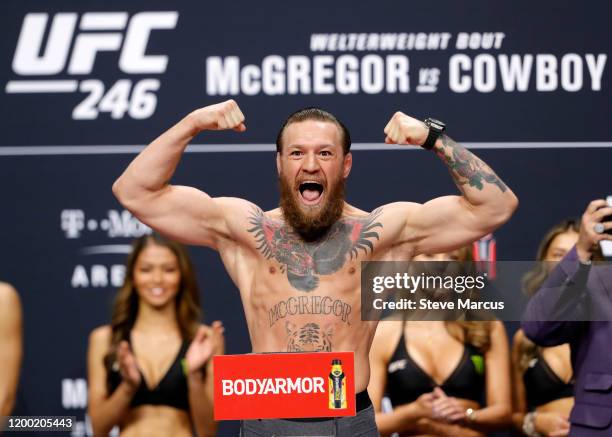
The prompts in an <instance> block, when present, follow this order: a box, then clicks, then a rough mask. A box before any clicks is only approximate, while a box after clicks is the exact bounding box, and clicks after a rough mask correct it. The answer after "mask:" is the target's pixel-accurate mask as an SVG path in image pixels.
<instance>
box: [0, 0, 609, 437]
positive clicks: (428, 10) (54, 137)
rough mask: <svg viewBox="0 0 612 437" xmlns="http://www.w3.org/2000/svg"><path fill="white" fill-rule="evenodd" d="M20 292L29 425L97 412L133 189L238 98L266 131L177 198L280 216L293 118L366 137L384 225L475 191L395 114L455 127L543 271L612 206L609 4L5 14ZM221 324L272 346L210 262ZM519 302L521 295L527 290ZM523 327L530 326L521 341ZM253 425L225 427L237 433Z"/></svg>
mask: <svg viewBox="0 0 612 437" xmlns="http://www.w3.org/2000/svg"><path fill="white" fill-rule="evenodd" d="M1 8H2V14H1V18H0V20H1V23H2V29H3V30H2V35H3V38H1V39H0V56H1V58H0V59H1V60H2V64H1V65H0V83H1V84H3V91H2V92H0V99H1V103H2V104H1V105H0V117H1V119H2V128H3V129H2V131H3V132H2V137H1V138H0V187H1V188H0V189H1V190H2V197H3V200H4V202H3V205H4V206H3V213H2V214H0V220H1V226H0V235H1V248H2V250H0V277H1V278H2V280H5V281H8V282H11V283H13V284H14V285H15V286H16V287H17V288H18V290H19V292H20V295H21V298H22V300H23V308H24V319H25V359H24V363H23V369H22V378H21V383H20V389H19V404H18V407H17V410H16V411H15V414H37V415H40V414H56V415H76V416H77V417H78V420H79V421H80V422H81V424H80V425H79V426H80V428H79V429H78V430H76V431H75V432H74V433H73V435H75V436H77V435H79V436H84V435H90V434H89V433H88V431H87V426H86V418H85V408H86V390H84V387H85V381H84V378H85V375H86V371H85V370H86V369H85V357H86V348H87V337H88V334H89V332H90V331H91V330H92V329H93V328H94V327H96V326H99V325H101V324H105V323H108V322H109V319H110V305H111V302H112V298H113V296H114V292H115V290H116V286H117V285H118V284H119V283H120V282H121V278H122V274H123V270H122V264H123V263H124V261H125V257H126V254H125V252H126V246H125V245H127V244H129V242H130V241H131V240H132V239H133V238H134V237H136V236H139V235H141V234H142V233H143V232H146V228H144V227H143V226H142V225H141V224H139V223H138V222H136V221H135V220H134V219H133V218H132V217H131V216H130V215H129V213H127V212H126V211H124V210H123V208H122V207H121V206H120V205H119V204H118V203H117V202H116V200H115V199H114V197H113V196H112V193H111V185H112V182H113V181H114V179H115V178H116V177H117V176H118V175H119V174H120V173H121V172H122V170H123V169H124V168H125V166H126V165H127V164H128V163H129V161H130V160H131V159H132V158H133V156H134V153H136V152H137V150H139V147H140V146H143V145H145V144H147V143H148V142H149V141H151V140H152V139H154V138H155V137H156V136H157V135H159V134H160V133H161V132H162V131H163V130H164V129H165V128H166V127H169V126H170V125H171V124H172V123H174V122H176V121H178V120H179V119H180V118H181V117H183V116H184V115H185V114H187V113H188V112H189V111H191V110H193V109H195V108H197V107H200V106H205V105H207V104H211V103H215V102H218V101H222V100H225V99H227V98H234V99H236V100H237V101H238V103H239V105H240V106H241V108H242V110H243V112H244V114H245V115H246V124H247V128H248V130H247V132H246V133H244V134H237V133H233V132H222V133H205V134H202V135H200V136H198V137H197V138H196V139H195V141H194V144H195V147H193V148H192V149H191V150H190V153H188V154H186V156H185V157H184V159H183V161H182V163H181V165H180V167H179V169H178V171H177V173H176V177H175V182H176V183H180V184H187V185H193V186H196V187H199V188H201V189H203V190H205V191H206V192H208V193H209V194H211V195H213V196H216V195H225V196H240V197H244V198H247V199H249V200H252V201H254V202H255V203H257V204H258V205H259V206H261V207H262V208H264V209H267V208H273V207H275V206H276V205H277V199H278V194H277V189H276V176H275V163H274V152H273V150H274V149H273V145H272V144H273V141H274V138H275V136H276V132H277V129H278V127H279V125H280V123H281V122H282V120H283V119H284V118H285V117H286V116H287V115H288V114H289V113H290V112H292V111H294V110H296V109H298V108H300V107H304V106H310V105H317V106H321V107H324V108H326V109H328V110H330V111H332V112H334V113H335V114H337V115H338V117H339V118H341V119H342V120H343V121H344V122H345V123H346V125H347V126H348V127H349V129H350V130H351V132H352V136H353V141H354V144H355V145H354V149H355V151H354V155H355V156H354V168H353V172H352V174H351V177H350V178H349V183H348V199H349V201H350V202H351V203H354V204H356V205H357V206H358V207H360V208H363V209H373V208H375V207H376V206H379V205H381V204H384V203H387V202H391V201H397V200H410V201H419V202H422V201H426V200H428V199H430V198H432V197H435V196H439V195H443V194H448V193H454V192H456V188H455V187H454V185H453V183H452V181H451V179H450V177H449V176H448V173H447V171H446V169H445V167H444V165H443V164H441V163H440V162H439V161H438V160H437V159H436V158H435V157H434V156H433V155H431V154H428V153H426V152H424V151H421V150H416V149H412V148H405V147H384V145H383V144H382V141H383V138H384V136H383V132H382V130H383V128H384V126H385V124H386V123H387V121H388V119H389V118H390V116H391V115H392V114H393V112H395V111H397V110H402V111H404V112H406V113H408V114H411V115H413V116H415V117H418V118H425V117H428V116H433V117H435V118H439V119H441V120H443V121H445V122H446V123H447V125H448V133H449V135H450V136H451V137H453V138H454V139H455V140H457V141H459V142H462V143H464V144H466V145H467V146H469V147H471V148H473V150H474V151H475V152H476V153H477V154H478V155H479V156H480V157H481V158H483V159H484V160H485V161H486V162H487V163H489V164H490V165H491V166H492V167H493V168H494V169H495V170H496V171H497V173H498V174H499V175H500V176H501V177H502V178H503V179H504V181H506V182H507V184H508V185H509V186H510V187H511V188H512V189H513V190H514V191H515V193H516V194H517V195H518V197H519V199H520V207H519V210H518V211H517V213H516V214H515V215H514V217H513V218H512V219H511V221H510V222H509V223H508V224H507V225H505V226H504V227H503V228H502V229H500V230H499V231H498V232H496V234H495V237H496V239H497V243H498V258H499V259H506V260H525V259H531V258H533V256H534V253H535V250H536V247H537V244H538V242H539V239H540V238H541V236H542V235H543V233H544V232H545V230H546V229H547V228H548V227H550V226H551V225H552V224H553V223H555V222H557V221H558V220H560V219H562V218H565V217H568V216H578V215H580V214H581V213H582V211H583V209H584V207H585V205H586V204H587V202H588V201H589V200H591V199H593V198H597V197H605V195H608V194H612V178H611V177H610V164H611V162H612V125H611V123H610V122H609V118H610V115H609V114H610V102H611V101H612V83H611V74H610V66H609V65H608V59H607V57H608V55H609V53H610V49H611V41H612V29H611V27H610V25H609V17H610V16H611V14H610V12H612V11H611V9H612V8H611V7H610V5H609V2H605V1H587V2H578V1H552V0H546V1H539V2H533V1H525V0H518V1H512V2H510V1H503V2H488V1H481V0H479V1H471V2H469V3H468V2H455V1H450V0H444V1H442V0H440V1H437V2H418V3H417V2H401V3H400V2H392V1H388V0H381V1H378V2H350V1H346V0H341V1H335V2H323V1H320V0H311V1H309V2H303V3H300V4H290V3H287V2H265V3H262V2H247V1H243V0H238V1H234V2H225V3H224V2H195V1H194V2H187V1H174V2H169V1H151V0H149V1H146V2H145V1H141V0H138V1H132V2H129V4H126V3H125V2H119V1H106V2H103V3H101V2H76V1H65V0H58V1H54V2H53V3H49V2H44V1H29V2H18V1H15V0H10V1H4V2H3V3H2V6H1ZM191 254H192V255H193V257H194V260H195V263H196V265H197V269H198V276H199V278H200V280H201V283H202V298H203V302H204V309H205V316H206V317H205V318H206V321H207V322H210V321H212V320H214V319H221V320H223V322H224V323H225V325H226V327H227V328H226V336H227V346H228V352H229V353H244V352H247V351H249V350H250V344H249V340H248V335H247V331H246V325H245V321H244V316H243V311H242V306H241V304H240V299H239V296H238V293H237V291H236V290H235V287H234V286H233V284H232V283H231V282H230V280H229V278H228V276H227V274H226V273H225V271H224V269H223V267H222V265H221V263H220V261H219V259H218V257H217V256H216V254H215V253H214V252H212V251H209V250H207V249H203V248H192V249H191ZM517 292H518V290H517ZM511 328H512V327H511ZM232 433H235V427H234V425H232V424H224V425H223V427H222V428H221V432H220V435H232Z"/></svg>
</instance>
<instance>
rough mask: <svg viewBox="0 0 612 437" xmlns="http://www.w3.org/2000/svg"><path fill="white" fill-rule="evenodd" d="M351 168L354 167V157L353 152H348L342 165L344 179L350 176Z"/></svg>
mask: <svg viewBox="0 0 612 437" xmlns="http://www.w3.org/2000/svg"><path fill="white" fill-rule="evenodd" d="M351 167H353V155H352V154H351V152H348V153H347V154H346V155H344V162H343V163H342V176H343V177H344V179H346V178H348V175H349V173H350V172H351Z"/></svg>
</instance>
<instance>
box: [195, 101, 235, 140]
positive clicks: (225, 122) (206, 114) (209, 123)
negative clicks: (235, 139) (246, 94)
mask: <svg viewBox="0 0 612 437" xmlns="http://www.w3.org/2000/svg"><path fill="white" fill-rule="evenodd" d="M189 117H190V118H191V120H192V121H193V123H194V124H195V127H196V129H197V130H198V132H200V131H203V130H225V129H233V130H235V131H236V132H244V131H245V130H246V126H245V124H244V114H243V113H242V111H241V110H240V108H239V107H238V104H237V103H236V102H235V101H234V100H231V99H230V100H226V101H225V102H222V103H217V104H216V105H210V106H205V107H204V108H200V109H196V110H195V111H193V112H192V113H191V114H189Z"/></svg>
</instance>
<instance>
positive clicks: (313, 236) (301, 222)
mask: <svg viewBox="0 0 612 437" xmlns="http://www.w3.org/2000/svg"><path fill="white" fill-rule="evenodd" d="M279 188H280V207H281V210H282V212H283V217H284V218H285V221H286V222H287V223H288V224H289V225H290V226H291V227H292V228H293V230H294V231H295V232H297V233H298V234H299V235H300V237H302V238H303V239H304V240H305V241H309V242H310V241H316V240H318V239H319V238H321V237H322V236H323V235H325V234H326V233H327V231H328V230H329V228H331V227H332V225H333V224H334V223H336V222H337V221H338V219H339V218H340V217H341V216H342V211H343V209H344V179H342V178H340V179H339V180H338V181H336V183H334V184H333V186H332V188H331V191H329V192H324V193H322V194H321V195H327V199H326V200H325V203H324V204H323V205H321V206H320V210H319V211H318V212H317V213H315V214H307V213H304V212H303V211H302V207H301V206H300V204H299V200H298V199H297V195H296V189H295V188H292V187H291V186H290V185H289V182H287V180H286V179H285V178H283V177H282V175H281V176H280V177H279Z"/></svg>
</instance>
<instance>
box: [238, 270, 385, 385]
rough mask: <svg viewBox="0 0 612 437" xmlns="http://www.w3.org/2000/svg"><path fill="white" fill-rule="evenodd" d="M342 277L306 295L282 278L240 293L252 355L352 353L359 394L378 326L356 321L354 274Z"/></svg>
mask: <svg viewBox="0 0 612 437" xmlns="http://www.w3.org/2000/svg"><path fill="white" fill-rule="evenodd" d="M355 270H356V269H355ZM342 273H344V272H339V273H338V274H336V275H330V276H332V277H334V279H335V280H333V281H332V280H331V279H332V278H331V277H330V276H327V277H321V283H320V285H319V287H318V288H317V289H316V290H313V291H312V292H309V293H305V292H300V291H296V290H294V289H292V288H291V287H290V285H289V284H288V283H287V282H286V279H285V278H282V277H281V278H279V277H278V276H277V277H275V278H273V279H272V278H267V280H266V281H261V282H260V283H259V284H256V285H255V286H254V287H253V289H252V290H251V292H250V293H243V304H244V309H245V314H246V318H247V324H248V327H249V334H250V337H251V344H252V347H253V352H255V353H266V352H267V353H269V352H327V351H331V352H334V351H337V352H354V353H355V373H356V375H355V379H356V380H355V389H356V391H357V392H360V391H363V390H365V389H366V388H367V385H368V379H369V374H370V369H369V362H368V351H369V348H370V344H371V343H372V337H373V335H374V331H375V330H376V325H377V322H363V321H361V298H360V290H359V282H358V278H359V275H358V272H356V273H355V274H353V273H351V274H350V278H347V277H346V276H344V275H343V274H342ZM345 275H347V274H346V273H345ZM342 276H344V277H342ZM271 279H272V280H271Z"/></svg>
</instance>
